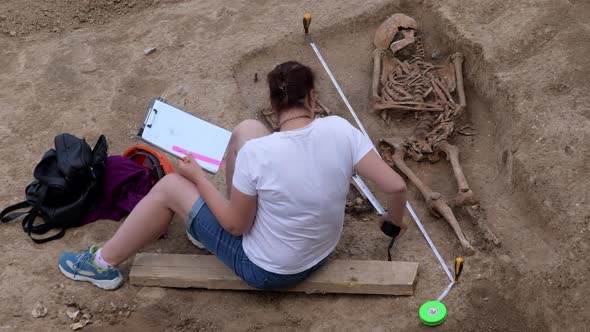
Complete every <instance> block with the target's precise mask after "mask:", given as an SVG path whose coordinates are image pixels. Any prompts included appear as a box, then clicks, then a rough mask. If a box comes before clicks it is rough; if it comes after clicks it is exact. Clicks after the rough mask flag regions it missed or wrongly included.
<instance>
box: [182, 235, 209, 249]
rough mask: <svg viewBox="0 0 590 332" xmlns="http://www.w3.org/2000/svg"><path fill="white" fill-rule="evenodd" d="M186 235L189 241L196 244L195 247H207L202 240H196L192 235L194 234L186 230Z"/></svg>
mask: <svg viewBox="0 0 590 332" xmlns="http://www.w3.org/2000/svg"><path fill="white" fill-rule="evenodd" d="M186 237H187V238H188V240H189V241H191V243H192V244H194V245H195V247H197V248H199V249H205V246H204V245H203V244H202V243H201V242H199V241H197V240H195V238H194V237H192V235H190V234H189V232H186Z"/></svg>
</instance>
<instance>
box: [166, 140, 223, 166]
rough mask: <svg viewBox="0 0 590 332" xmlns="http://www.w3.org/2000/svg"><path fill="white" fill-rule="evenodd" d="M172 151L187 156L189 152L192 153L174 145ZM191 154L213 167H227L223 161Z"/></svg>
mask: <svg viewBox="0 0 590 332" xmlns="http://www.w3.org/2000/svg"><path fill="white" fill-rule="evenodd" d="M172 150H173V151H176V152H180V153H182V154H183V155H187V154H189V152H190V151H188V150H185V149H183V148H181V147H179V146H176V145H174V146H173V147H172ZM190 154H191V155H192V156H193V157H194V158H195V159H197V160H200V161H204V162H206V163H209V164H213V165H216V166H219V167H225V163H224V162H223V161H220V160H217V159H213V158H209V157H207V156H203V155H201V154H198V153H194V152H190Z"/></svg>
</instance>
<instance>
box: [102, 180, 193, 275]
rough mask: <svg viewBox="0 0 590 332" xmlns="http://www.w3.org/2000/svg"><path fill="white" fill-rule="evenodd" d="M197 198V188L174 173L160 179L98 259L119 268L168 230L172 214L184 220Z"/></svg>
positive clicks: (104, 247)
mask: <svg viewBox="0 0 590 332" xmlns="http://www.w3.org/2000/svg"><path fill="white" fill-rule="evenodd" d="M198 198H199V191H198V190H197V187H196V186H195V185H194V184H193V183H192V182H190V181H189V180H187V179H185V178H184V177H182V176H180V175H178V174H169V175H166V176H165V177H164V178H162V179H161V180H160V181H158V183H157V184H156V185H155V186H154V188H152V190H150V192H149V193H148V194H147V195H146V196H145V197H144V198H143V199H142V200H141V201H140V202H139V203H138V204H137V206H136V207H135V208H134V209H133V211H131V213H130V214H129V216H128V217H127V219H126V220H125V222H124V223H123V225H121V227H119V229H118V230H117V232H116V233H115V235H114V236H113V237H112V238H111V239H110V240H109V241H108V242H107V243H106V244H105V245H104V246H103V247H102V252H101V256H102V258H103V259H104V260H105V261H106V262H108V263H109V264H113V265H119V264H121V263H122V262H124V261H125V260H126V259H128V258H129V257H131V255H133V254H135V253H136V252H138V251H139V250H140V249H141V248H143V247H144V246H146V245H147V244H149V243H150V242H152V241H154V240H156V239H157V238H158V237H159V236H160V235H162V233H164V232H165V231H166V230H167V229H168V225H169V224H170V222H171V221H172V217H173V216H174V213H176V214H178V215H179V216H180V217H181V218H183V220H186V218H187V217H188V213H189V211H190V209H191V207H192V206H193V204H194V203H195V202H196V200H197V199H198Z"/></svg>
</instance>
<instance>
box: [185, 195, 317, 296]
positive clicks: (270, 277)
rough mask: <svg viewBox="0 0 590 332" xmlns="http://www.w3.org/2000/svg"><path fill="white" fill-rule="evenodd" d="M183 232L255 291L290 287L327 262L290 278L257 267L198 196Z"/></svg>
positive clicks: (240, 241)
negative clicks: (256, 289) (199, 243)
mask: <svg viewBox="0 0 590 332" xmlns="http://www.w3.org/2000/svg"><path fill="white" fill-rule="evenodd" d="M186 230H187V232H188V233H189V234H190V235H191V236H192V237H193V238H194V239H195V240H197V241H199V242H201V243H202V244H203V245H204V246H205V248H207V250H208V251H209V252H211V253H212V254H214V255H215V256H217V258H219V259H220V260H221V261H222V262H223V263H225V265H227V266H228V267H229V268H231V269H232V270H233V271H234V272H235V273H236V275H238V276H239V277H240V278H242V280H244V281H245V282H246V283H247V284H248V285H250V286H252V287H254V288H259V289H277V288H285V287H289V286H292V285H294V284H296V283H298V282H300V281H302V280H303V279H305V278H307V277H308V276H309V275H310V274H311V273H312V272H314V271H315V270H317V268H318V267H320V266H321V265H322V264H323V263H324V262H325V261H326V259H324V260H323V261H321V262H320V263H318V264H316V265H315V266H314V267H312V268H310V269H308V270H305V271H303V272H299V273H296V274H289V275H287V274H277V273H272V272H268V271H266V270H264V269H262V268H260V267H258V266H257V265H256V264H254V263H252V262H251V261H250V259H249V258H248V256H246V253H244V249H243V248H242V237H241V236H234V235H231V234H230V233H229V232H227V231H226V230H225V229H223V227H221V225H220V224H219V222H218V221H217V219H216V218H215V216H214V215H213V213H212V212H211V210H210V209H209V207H208V206H207V203H205V201H204V200H203V198H201V197H199V198H198V199H197V201H196V202H195V204H193V206H192V208H191V210H190V212H189V214H188V218H187V220H186Z"/></svg>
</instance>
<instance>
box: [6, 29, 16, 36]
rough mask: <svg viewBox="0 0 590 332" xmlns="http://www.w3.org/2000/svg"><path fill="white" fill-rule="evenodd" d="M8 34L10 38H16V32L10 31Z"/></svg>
mask: <svg viewBox="0 0 590 332" xmlns="http://www.w3.org/2000/svg"><path fill="white" fill-rule="evenodd" d="M8 34H9V35H10V37H14V36H16V31H14V30H10V32H9V33H8Z"/></svg>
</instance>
